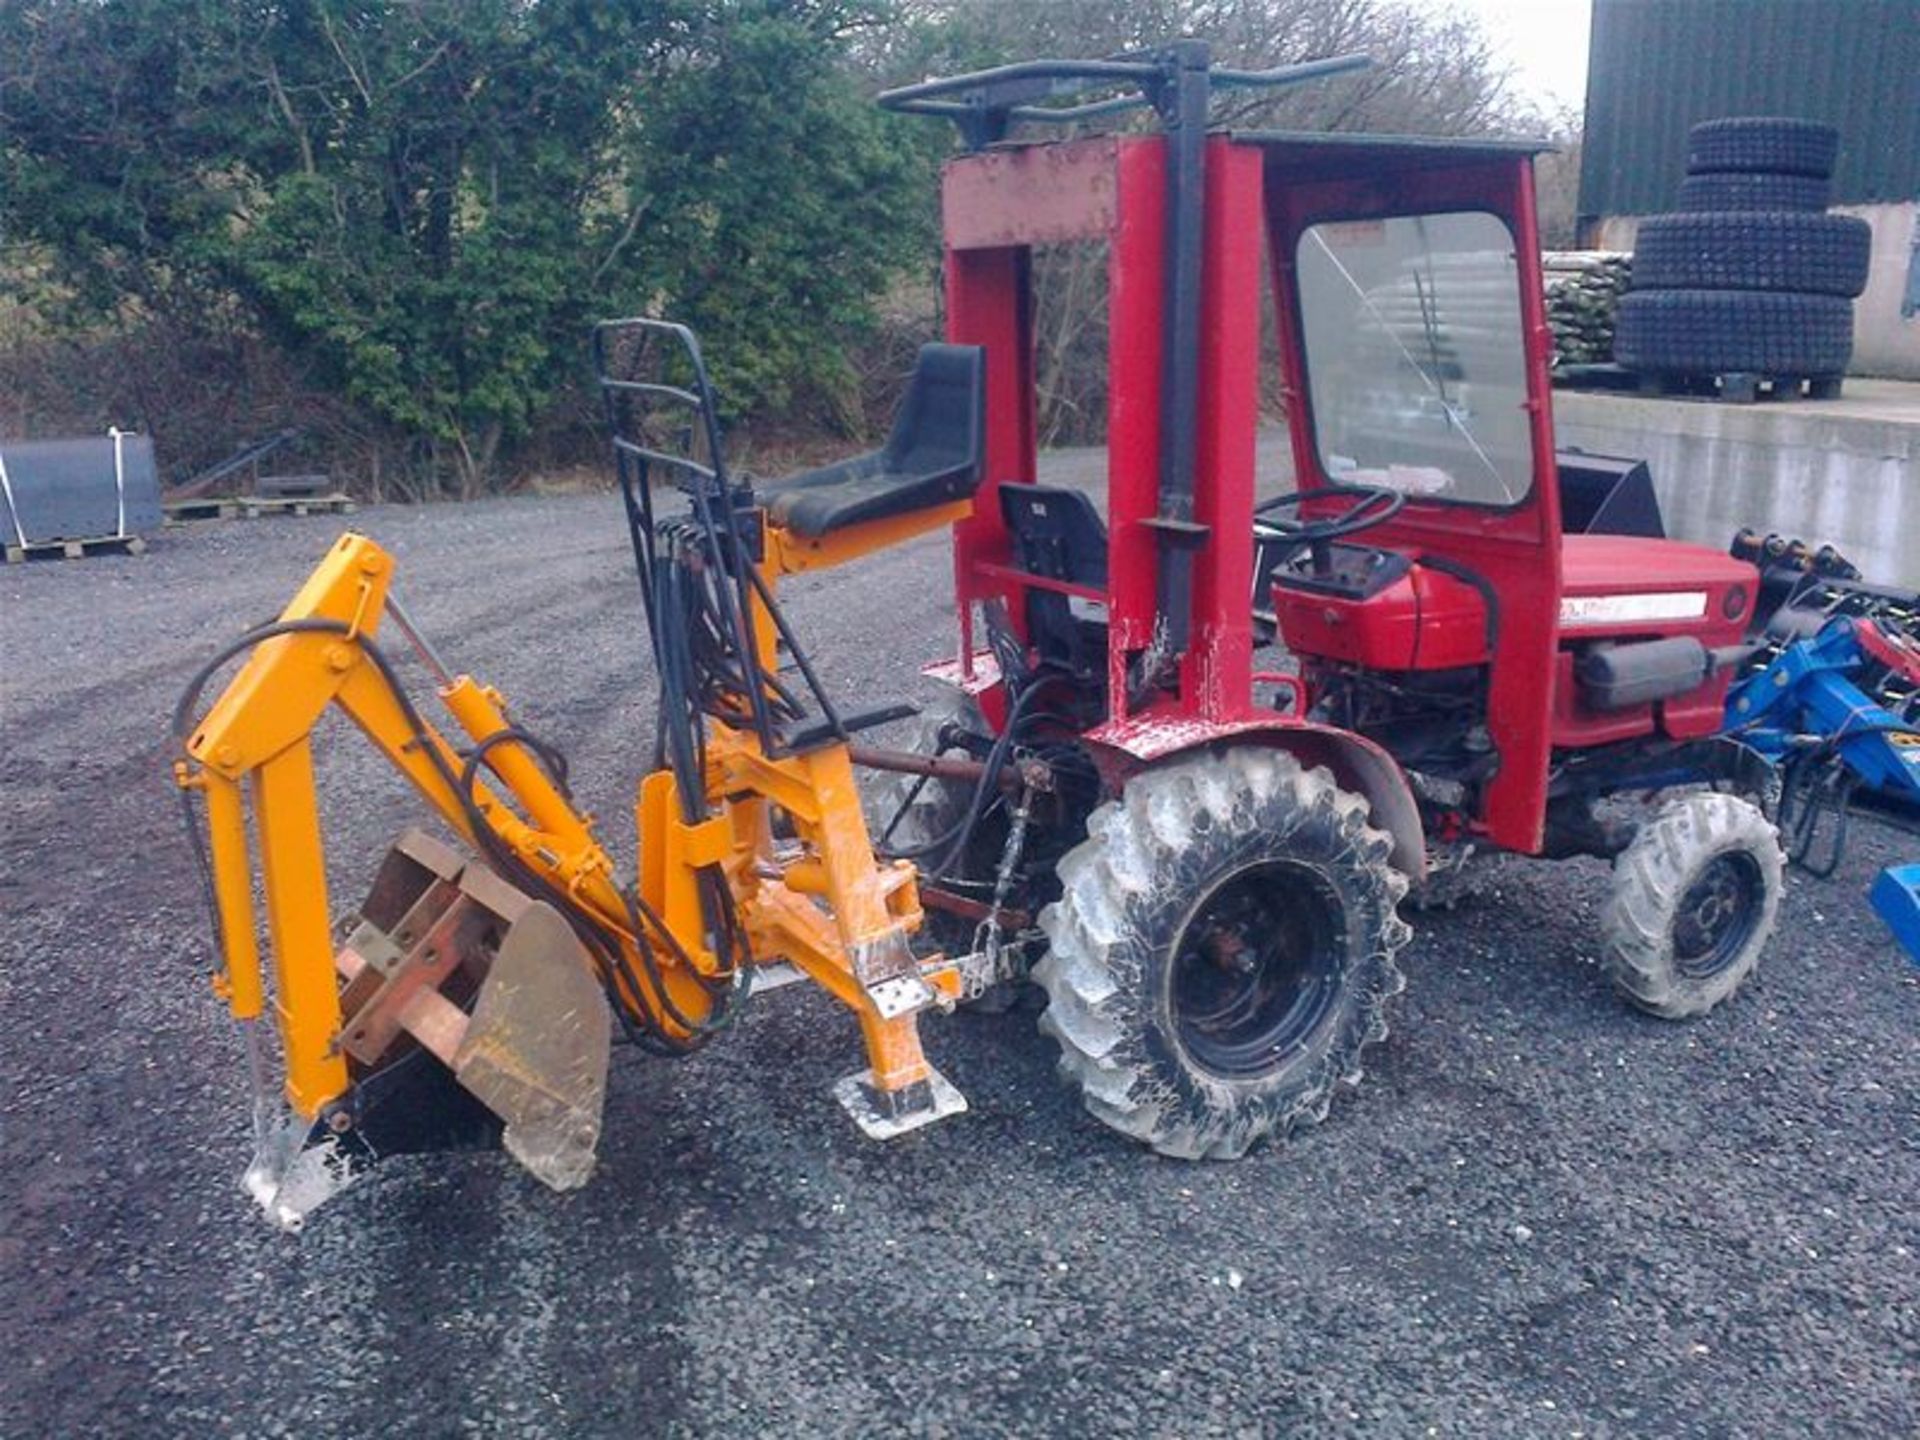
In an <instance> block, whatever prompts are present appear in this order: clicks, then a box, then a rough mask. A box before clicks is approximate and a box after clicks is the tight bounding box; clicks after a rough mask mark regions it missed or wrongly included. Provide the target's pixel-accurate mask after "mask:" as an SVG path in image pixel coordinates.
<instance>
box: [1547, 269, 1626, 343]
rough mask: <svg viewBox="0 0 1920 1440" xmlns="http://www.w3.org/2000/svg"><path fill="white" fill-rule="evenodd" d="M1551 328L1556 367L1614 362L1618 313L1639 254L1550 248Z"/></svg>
mask: <svg viewBox="0 0 1920 1440" xmlns="http://www.w3.org/2000/svg"><path fill="white" fill-rule="evenodd" d="M1540 263H1541V267H1542V269H1543V270H1544V271H1545V272H1546V274H1545V278H1546V287H1547V324H1548V326H1550V327H1551V328H1552V330H1553V363H1554V364H1555V365H1556V366H1561V365H1597V364H1604V363H1605V362H1607V361H1609V360H1611V359H1613V324H1614V312H1615V311H1616V310H1618V309H1619V306H1620V297H1621V296H1622V295H1623V294H1625V293H1626V290H1627V285H1628V282H1629V281H1631V280H1632V278H1633V256H1632V255H1630V254H1627V253H1625V252H1623V251H1618V250H1549V251H1548V252H1547V253H1546V254H1545V255H1543V256H1541V257H1540Z"/></svg>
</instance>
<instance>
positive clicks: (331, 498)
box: [235, 492, 360, 520]
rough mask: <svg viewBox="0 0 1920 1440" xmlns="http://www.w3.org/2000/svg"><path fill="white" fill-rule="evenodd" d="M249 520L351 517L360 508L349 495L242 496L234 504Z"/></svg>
mask: <svg viewBox="0 0 1920 1440" xmlns="http://www.w3.org/2000/svg"><path fill="white" fill-rule="evenodd" d="M235 503H236V504H237V505H239V507H240V513H241V514H242V515H244V516H246V518H247V519H249V520H258V519H259V518H260V517H261V516H263V515H351V514H353V512H354V511H356V510H358V509H359V508H360V505H359V502H358V501H356V500H355V499H354V498H353V497H352V496H351V495H342V494H339V493H337V492H336V493H335V494H332V495H242V496H241V497H240V498H239V500H238V501H236V502H235Z"/></svg>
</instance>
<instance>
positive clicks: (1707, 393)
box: [1640, 372, 1841, 405]
mask: <svg viewBox="0 0 1920 1440" xmlns="http://www.w3.org/2000/svg"><path fill="white" fill-rule="evenodd" d="M1840 382H1841V377H1840V376H1838V375H1753V374H1747V373H1745V372H1734V373H1732V374H1726V375H1657V374H1652V373H1649V372H1642V373H1641V375H1640V393H1641V394H1642V395H1696V396H1703V397H1705V398H1707V399H1709V400H1724V401H1726V402H1727V403H1728V404H1730V405H1752V404H1754V403H1755V402H1756V401H1760V400H1800V399H1807V400H1837V399H1839V398H1840Z"/></svg>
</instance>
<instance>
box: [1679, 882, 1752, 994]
mask: <svg viewBox="0 0 1920 1440" xmlns="http://www.w3.org/2000/svg"><path fill="white" fill-rule="evenodd" d="M1765 894H1766V882H1765V881H1764V879H1763V878H1762V877H1761V874H1760V867H1759V865H1758V864H1756V863H1755V861H1754V858H1753V857H1752V856H1751V855H1747V854H1744V853H1740V852H1732V853H1728V854H1725V855H1716V856H1714V858H1713V859H1712V860H1711V861H1709V862H1708V864H1707V866H1706V868H1705V869H1704V870H1702V871H1701V872H1700V875H1699V878H1698V879H1696V880H1695V881H1694V882H1693V884H1692V885H1690V886H1689V887H1688V888H1687V893H1686V894H1684V895H1682V896H1681V897H1680V906H1679V909H1678V910H1677V911H1676V912H1675V914H1674V922H1673V961H1674V968H1675V969H1677V970H1678V971H1679V972H1680V973H1681V974H1682V975H1684V976H1686V977H1687V978H1688V979H1689V980H1706V979H1710V978H1711V977H1713V976H1715V975H1718V974H1719V973H1720V972H1721V971H1722V970H1725V969H1726V968H1727V967H1728V966H1729V965H1731V964H1732V963H1733V962H1734V961H1735V960H1736V959H1737V958H1738V957H1739V955H1740V953H1741V952H1742V951H1743V950H1745V949H1746V946H1747V942H1748V941H1749V940H1751V939H1752V938H1753V932H1754V929H1755V928H1756V927H1757V926H1758V925H1759V923H1760V908H1761V902H1762V899H1763V898H1764V896H1765Z"/></svg>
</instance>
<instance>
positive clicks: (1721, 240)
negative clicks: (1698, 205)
mask: <svg viewBox="0 0 1920 1440" xmlns="http://www.w3.org/2000/svg"><path fill="white" fill-rule="evenodd" d="M1872 241H1873V232H1872V231H1871V230H1870V229H1869V228H1868V226H1867V222H1866V221H1864V220H1861V219H1859V218H1858V217H1856V216H1852V215H1808V214H1803V213H1801V212H1798V211H1792V210H1758V211H1732V212H1727V213H1722V214H1717V215H1655V216H1653V217H1651V218H1649V219H1647V220H1644V221H1642V222H1641V225H1640V231H1639V234H1638V235H1637V236H1635V238H1634V249H1633V283H1634V285H1635V287H1636V288H1638V289H1641V290H1781V291H1788V292H1797V293H1803V294H1809V295H1838V296H1840V297H1842V298H1843V299H1847V300H1851V299H1852V298H1853V297H1854V296H1856V295H1858V294H1859V293H1860V292H1861V291H1862V290H1864V289H1866V288H1867V259H1868V255H1869V253H1870V251H1871V248H1872Z"/></svg>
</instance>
